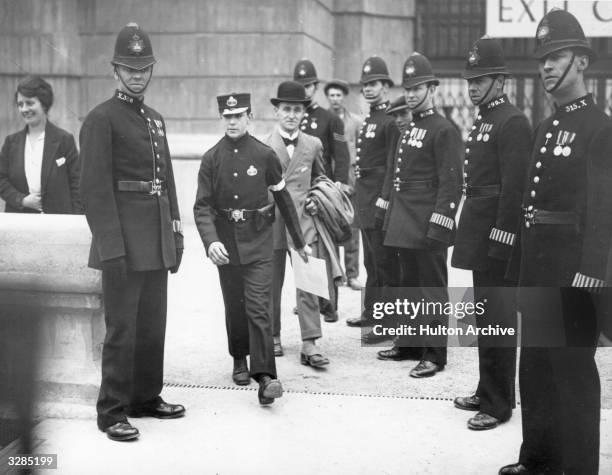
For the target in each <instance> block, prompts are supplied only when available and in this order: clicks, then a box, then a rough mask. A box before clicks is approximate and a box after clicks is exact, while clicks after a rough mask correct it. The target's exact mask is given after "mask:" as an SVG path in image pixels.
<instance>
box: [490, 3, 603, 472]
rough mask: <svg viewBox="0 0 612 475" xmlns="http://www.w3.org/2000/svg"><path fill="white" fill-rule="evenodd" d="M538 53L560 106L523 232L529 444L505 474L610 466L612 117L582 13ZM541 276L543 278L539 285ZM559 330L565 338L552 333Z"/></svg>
mask: <svg viewBox="0 0 612 475" xmlns="http://www.w3.org/2000/svg"><path fill="white" fill-rule="evenodd" d="M535 56H536V58H537V59H538V60H539V74H540V79H541V81H542V84H543V86H544V89H545V90H546V92H547V93H548V94H550V96H551V97H552V99H553V100H554V102H555V110H554V112H553V114H552V115H551V116H550V117H548V118H546V119H544V121H542V122H541V123H540V124H539V126H538V127H537V129H536V132H535V140H534V146H533V150H532V154H531V164H530V166H529V171H528V180H527V187H526V189H525V193H524V195H523V207H524V213H525V214H524V221H523V224H522V226H521V236H520V249H521V252H520V274H519V285H520V293H519V308H520V309H521V313H522V317H523V318H522V335H521V341H522V349H521V361H520V366H519V385H520V394H521V412H522V416H523V444H522V446H521V451H520V455H519V462H518V463H515V464H512V465H507V466H505V467H503V468H501V469H500V472H499V473H501V474H504V475H507V474H527V473H540V472H545V473H580V474H596V473H598V470H599V423H600V407H601V402H600V396H601V395H600V392H601V388H600V381H599V374H598V371H597V365H596V363H595V359H594V357H595V349H596V345H597V339H598V333H599V332H598V329H597V323H596V312H595V305H594V304H595V299H594V296H595V293H594V291H596V290H597V289H599V288H602V287H603V286H605V285H609V284H608V283H607V282H606V281H605V280H604V279H605V275H606V263H607V262H606V261H607V255H608V250H609V247H610V243H611V242H612V212H611V210H612V184H611V183H610V180H611V178H610V177H611V176H612V175H611V172H612V161H611V160H610V157H612V121H611V120H610V118H609V117H608V116H606V114H605V113H604V112H603V111H601V110H600V109H599V108H598V107H597V106H595V103H594V101H593V97H592V95H591V94H589V93H588V92H587V89H586V85H585V81H584V73H585V70H586V69H587V68H588V66H589V65H590V64H591V63H592V62H593V61H594V60H595V53H594V52H593V50H592V49H591V47H590V45H589V43H588V41H587V40H586V38H585V35H584V32H583V30H582V27H581V26H580V24H579V23H578V21H577V20H576V18H575V17H574V16H573V15H571V14H570V13H568V12H566V11H564V10H558V9H554V10H551V11H550V12H548V13H547V14H546V15H545V16H544V18H543V19H542V20H541V21H540V23H539V24H538V27H537V30H536V51H535ZM532 287H533V288H532ZM551 334H554V335H555V336H560V337H561V338H562V340H561V342H560V341H559V340H558V339H557V338H555V339H554V341H550V339H549V338H550V335H551Z"/></svg>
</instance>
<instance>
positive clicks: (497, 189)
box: [463, 185, 501, 198]
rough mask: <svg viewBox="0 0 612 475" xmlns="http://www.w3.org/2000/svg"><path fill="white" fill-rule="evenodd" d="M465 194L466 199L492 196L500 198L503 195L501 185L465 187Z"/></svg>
mask: <svg viewBox="0 0 612 475" xmlns="http://www.w3.org/2000/svg"><path fill="white" fill-rule="evenodd" d="M463 193H464V194H465V197H466V198H485V197H490V196H499V194H500V193H501V185H481V186H470V185H464V186H463Z"/></svg>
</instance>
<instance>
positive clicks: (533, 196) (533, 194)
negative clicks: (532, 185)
mask: <svg viewBox="0 0 612 475" xmlns="http://www.w3.org/2000/svg"><path fill="white" fill-rule="evenodd" d="M530 195H531V197H532V198H535V195H536V192H535V190H531V193H530Z"/></svg>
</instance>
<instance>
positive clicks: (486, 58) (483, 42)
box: [463, 35, 510, 79]
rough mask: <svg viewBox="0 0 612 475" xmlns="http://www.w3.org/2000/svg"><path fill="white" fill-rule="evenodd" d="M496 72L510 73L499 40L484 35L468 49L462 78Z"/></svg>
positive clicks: (471, 77)
mask: <svg viewBox="0 0 612 475" xmlns="http://www.w3.org/2000/svg"><path fill="white" fill-rule="evenodd" d="M498 74H502V75H505V76H508V75H510V73H509V72H508V70H507V69H506V61H505V59H504V51H503V49H502V45H501V42H500V41H499V40H496V39H495V38H491V37H490V36H487V35H485V36H483V37H482V38H480V39H479V40H478V41H476V43H474V45H473V46H472V48H471V49H470V52H469V53H468V58H467V62H466V63H465V69H464V71H463V79H474V78H478V77H481V76H494V75H498Z"/></svg>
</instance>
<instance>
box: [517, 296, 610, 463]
mask: <svg viewBox="0 0 612 475" xmlns="http://www.w3.org/2000/svg"><path fill="white" fill-rule="evenodd" d="M560 294H561V295H560V297H561V313H562V314H561V315H558V318H559V319H562V320H563V322H564V327H565V336H566V345H567V346H566V347H563V348H560V347H556V348H538V347H526V346H523V347H522V349H521V359H520V365H519V386H520V394H521V413H522V419H523V444H522V446H521V453H520V457H519V460H520V462H521V463H523V464H524V465H526V466H527V467H529V468H533V469H539V470H545V469H546V470H548V471H547V472H546V473H556V474H561V473H566V474H581V475H588V474H597V473H598V470H599V423H600V409H601V401H600V397H601V387H600V382H599V373H598V371H597V365H596V363H595V349H596V344H597V338H598V331H597V325H596V312H595V305H594V302H593V300H592V299H593V297H592V296H591V295H590V294H589V293H587V292H586V291H584V290H581V289H575V288H563V289H560ZM529 317H530V315H529V313H526V312H524V313H523V318H522V322H523V328H525V329H527V328H526V327H528V326H529V325H530V321H529Z"/></svg>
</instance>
